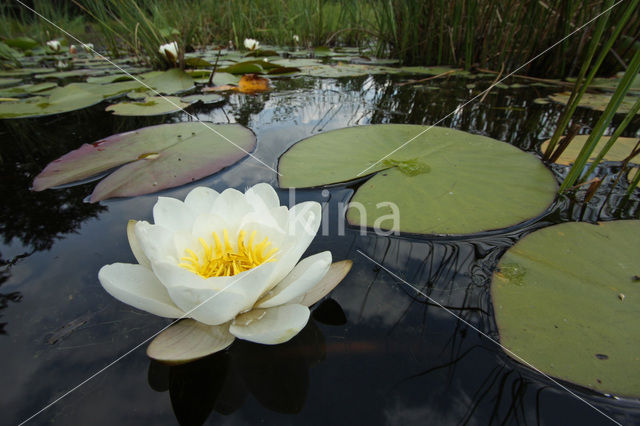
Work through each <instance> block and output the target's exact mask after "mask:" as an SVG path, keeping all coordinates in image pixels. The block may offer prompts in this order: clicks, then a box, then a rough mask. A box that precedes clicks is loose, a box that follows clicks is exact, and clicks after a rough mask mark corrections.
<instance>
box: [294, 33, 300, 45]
mask: <svg viewBox="0 0 640 426" xmlns="http://www.w3.org/2000/svg"><path fill="white" fill-rule="evenodd" d="M293 42H294V43H295V44H298V43H299V42H300V37H298V34H294V35H293Z"/></svg>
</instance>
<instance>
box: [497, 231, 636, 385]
mask: <svg viewBox="0 0 640 426" xmlns="http://www.w3.org/2000/svg"><path fill="white" fill-rule="evenodd" d="M637 235H640V221H638V220H625V221H615V222H605V223H600V224H598V225H592V224H588V223H575V222H571V223H563V224H561V225H555V226H550V227H548V228H544V229H541V230H538V231H536V232H533V233H531V234H529V235H527V236H526V237H524V238H523V239H522V240H520V241H519V242H518V243H517V244H516V245H515V246H513V247H512V248H511V249H509V250H508V251H507V252H506V253H505V255H504V256H503V257H502V259H501V260H500V263H499V264H498V268H497V270H496V272H495V273H494V276H493V282H492V285H491V295H492V298H493V306H494V310H495V316H496V323H497V325H498V330H499V333H500V342H501V343H502V344H503V345H504V346H505V347H506V348H507V349H508V350H509V351H512V352H513V353H515V354H516V355H517V356H518V357H522V359H524V360H526V362H528V363H530V364H532V365H534V366H535V367H536V368H538V369H539V370H541V371H542V372H544V373H546V374H549V375H551V376H554V377H557V378H559V379H562V380H566V381H569V382H573V383H576V384H578V385H580V386H584V387H587V388H590V389H593V390H596V391H598V392H602V393H608V394H614V395H624V396H628V397H634V398H637V397H640V368H638V367H639V364H640V356H639V354H638V341H640V328H639V327H640V283H638V282H636V281H634V278H633V277H635V276H637V275H640V258H639V257H638V253H640V238H634V237H633V236H637ZM513 353H509V355H511V356H513Z"/></svg>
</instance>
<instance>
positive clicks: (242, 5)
mask: <svg viewBox="0 0 640 426" xmlns="http://www.w3.org/2000/svg"><path fill="white" fill-rule="evenodd" d="M27 4H28V5H29V6H30V7H33V8H34V9H35V10H36V11H37V12H38V13H40V14H42V15H43V16H45V17H47V18H48V19H50V20H51V21H52V22H54V23H56V25H59V26H60V27H61V28H64V29H65V30H66V31H69V33H71V34H73V35H75V36H77V37H78V38H80V39H81V40H83V41H85V42H91V43H93V44H94V45H95V46H96V47H99V48H103V49H104V50H106V51H107V52H108V53H109V54H110V55H112V56H115V57H118V56H123V55H136V56H138V57H139V58H140V59H142V60H144V61H146V62H148V63H149V64H151V65H154V66H155V67H160V66H161V64H162V59H161V58H158V57H157V48H158V47H157V46H159V45H161V44H164V43H169V42H172V41H177V42H178V44H179V45H181V46H184V47H185V51H186V52H189V51H193V50H196V49H199V48H203V47H205V46H208V47H210V46H227V47H228V46H234V47H235V48H237V49H241V48H242V41H243V40H244V39H245V38H255V39H258V40H260V41H261V43H263V44H267V45H280V46H296V47H299V48H317V47H325V46H326V47H338V46H351V47H358V48H360V49H362V52H363V54H365V53H366V55H372V56H376V57H379V58H392V59H398V60H400V62H401V63H402V64H403V65H425V66H429V65H449V66H453V67H460V68H464V69H466V70H472V69H492V70H496V71H497V70H502V72H504V73H508V72H510V71H513V70H515V69H517V68H518V67H520V66H521V65H522V64H524V63H526V62H527V61H529V60H530V59H532V58H534V57H535V56H536V55H538V54H539V53H541V52H543V51H544V50H545V49H548V48H550V47H551V46H553V45H554V44H555V43H556V42H558V41H559V40H561V39H562V38H563V37H565V36H566V35H568V34H570V33H571V32H572V31H575V30H577V29H578V28H579V27H580V26H582V25H584V24H585V23H587V22H588V21H589V20H591V19H593V18H594V17H595V16H597V15H598V14H599V13H602V12H603V11H604V10H606V7H607V5H609V4H613V2H609V1H604V2H593V1H590V0H577V1H572V2H567V1H564V0H546V1H542V0H539V1H526V2H523V1H515V0H499V1H487V0H457V1H454V2H445V1H443V0H428V1H421V0H362V1H356V0H299V1H287V0H255V1H250V0H234V1H231V0H228V1H220V0H193V1H190V0H171V1H169V0H134V1H132V0H105V1H101V2H94V1H88V0H66V1H44V0H33V1H31V2H27ZM626 6H627V5H626V2H622V3H620V4H619V5H617V6H615V7H613V8H612V9H611V11H610V12H609V13H607V14H606V15H608V16H606V17H607V18H608V21H607V24H606V25H604V26H603V27H604V28H602V34H598V31H597V25H596V24H597V22H598V20H596V21H595V22H593V23H592V24H590V25H588V26H587V27H586V28H585V29H584V30H581V31H579V32H577V33H576V34H575V35H573V36H571V37H568V38H566V40H564V41H562V42H561V43H559V45H557V46H556V47H554V48H553V49H551V50H550V51H549V52H547V53H545V54H544V55H543V56H541V57H540V58H538V59H536V60H535V61H532V62H531V63H530V64H528V65H526V66H525V67H524V68H522V69H521V70H519V71H518V73H519V74H526V75H530V76H535V77H545V78H567V77H572V76H576V75H578V74H579V72H580V69H581V66H582V65H583V63H584V62H585V61H588V60H589V54H590V49H589V46H590V45H591V41H592V39H593V38H594V36H595V37H597V38H598V39H600V40H602V43H601V45H602V44H604V42H605V41H606V40H608V39H609V38H610V36H611V35H612V34H615V33H619V36H618V37H617V38H616V40H615V42H614V43H613V44H612V45H611V47H610V49H609V53H608V54H607V55H606V57H605V58H604V59H603V63H602V66H601V67H600V72H599V75H604V76H611V75H614V74H615V73H616V72H620V71H625V70H626V68H627V67H628V64H629V62H630V61H631V59H632V57H633V54H634V51H635V50H636V49H637V48H638V47H639V46H640V42H638V40H639V39H640V10H638V8H636V10H634V11H633V12H632V13H631V14H630V16H628V17H627V19H626V22H624V23H623V24H622V25H619V24H620V22H622V21H621V20H622V18H623V16H624V15H625V11H626V9H627V7H626ZM604 18H605V16H603V17H601V18H600V19H604ZM600 19H599V20H600ZM0 22H1V23H2V25H0V28H1V29H0V39H4V40H6V39H12V38H15V37H21V36H22V37H24V36H26V37H29V38H32V39H34V40H36V41H38V42H39V43H41V44H43V43H45V42H46V41H47V40H51V39H54V38H60V39H63V40H64V39H66V38H67V37H66V35H64V34H63V33H61V32H60V31H59V30H57V29H56V28H54V27H53V26H51V25H50V24H49V23H47V22H45V21H44V20H43V19H42V18H40V17H38V16H36V15H35V14H34V13H33V12H31V11H30V10H28V9H27V8H25V7H23V6H21V5H20V4H19V3H14V2H11V3H5V4H3V5H2V6H0ZM294 36H295V37H294ZM68 42H69V43H70V44H71V43H72V42H71V41H69V40H68Z"/></svg>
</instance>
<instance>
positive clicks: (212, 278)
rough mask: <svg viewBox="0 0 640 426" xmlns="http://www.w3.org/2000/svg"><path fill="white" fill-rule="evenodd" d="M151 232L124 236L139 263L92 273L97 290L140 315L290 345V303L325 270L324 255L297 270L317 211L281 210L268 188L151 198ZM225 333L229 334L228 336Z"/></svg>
mask: <svg viewBox="0 0 640 426" xmlns="http://www.w3.org/2000/svg"><path fill="white" fill-rule="evenodd" d="M153 216H154V220H155V224H154V225H152V224H149V223H148V222H146V221H141V222H137V223H135V225H134V226H131V229H130V232H129V239H130V240H129V241H130V244H131V249H132V251H133V254H134V255H135V257H136V259H137V260H138V262H139V264H136V265H132V264H124V263H115V264H112V265H106V266H104V267H102V269H100V272H99V274H98V277H99V279H100V283H101V284H102V286H103V287H104V288H105V289H106V290H107V291H108V292H109V293H110V294H111V295H112V296H114V297H116V298H117V299H119V300H121V301H123V302H125V303H128V304H130V305H132V306H134V307H136V308H139V309H142V310H145V311H147V312H150V313H153V314H156V315H160V316H164V317H168V318H178V317H183V316H189V317H192V318H193V319H195V320H196V321H199V322H202V323H204V324H208V325H212V326H217V327H215V328H216V332H217V333H220V334H221V335H223V336H229V338H230V339H229V342H228V343H229V344H230V343H231V341H233V336H235V337H238V338H240V339H244V340H249V341H252V342H257V343H264V344H276V343H282V342H286V341H287V340H289V339H291V338H292V337H293V336H295V335H296V334H297V333H298V332H299V331H300V330H301V329H302V328H303V327H304V326H305V325H306V323H307V321H308V319H309V308H307V307H306V306H304V305H302V304H299V302H301V301H302V298H303V296H304V295H305V294H307V293H308V292H309V291H310V290H311V289H312V288H313V287H314V286H315V285H316V284H317V283H318V282H319V281H320V280H321V278H322V277H323V276H324V275H325V274H326V272H327V270H328V268H329V266H330V265H331V253H330V252H328V251H325V252H322V253H317V254H314V255H312V256H309V257H307V258H305V259H303V260H302V261H300V262H299V263H298V261H299V260H300V257H301V256H302V254H303V253H304V251H305V250H306V249H307V247H308V246H309V244H310V243H311V241H312V240H313V238H314V236H315V234H316V232H317V231H318V227H319V226H320V219H321V215H320V204H319V203H317V202H313V201H309V202H305V203H301V204H298V205H295V206H293V207H292V208H291V209H287V208H286V207H285V206H280V202H279V199H278V195H277V194H276V192H275V190H274V189H273V188H272V187H271V186H270V185H268V184H264V183H263V184H258V185H255V186H254V187H252V188H250V189H248V190H247V191H246V193H245V194H242V193H241V192H239V191H237V190H235V189H227V190H225V191H224V192H222V193H220V194H219V193H217V192H216V191H214V190H212V189H209V188H204V187H199V188H196V189H194V190H192V191H191V192H190V193H189V194H188V195H187V197H186V199H185V201H184V202H182V201H179V200H176V199H173V198H166V197H159V198H158V202H157V203H156V205H155V206H154V208H153ZM229 333H231V335H229Z"/></svg>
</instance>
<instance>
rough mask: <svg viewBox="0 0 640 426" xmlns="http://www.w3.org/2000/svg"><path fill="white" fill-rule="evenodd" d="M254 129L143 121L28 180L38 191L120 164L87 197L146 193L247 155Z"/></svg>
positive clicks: (192, 178) (253, 143)
mask: <svg viewBox="0 0 640 426" xmlns="http://www.w3.org/2000/svg"><path fill="white" fill-rule="evenodd" d="M255 146H256V136H255V134H254V133H253V132H252V131H251V130H249V129H247V128H245V127H242V126H240V125H237V124H211V123H207V122H186V123H172V124H161V125H158V126H150V127H144V128H141V129H138V130H134V131H131V132H126V133H120V134H117V135H113V136H109V137H108V138H106V139H102V140H100V141H97V142H95V143H92V144H84V145H82V146H81V147H80V148H78V149H76V150H74V151H71V152H69V153H67V154H65V155H64V156H62V157H60V158H58V159H57V160H55V161H53V162H51V163H49V165H47V167H45V169H44V170H43V171H42V172H41V173H40V174H39V175H38V176H36V178H35V179H34V181H33V188H32V189H33V190H35V191H42V190H44V189H47V188H52V187H54V186H58V185H64V184H67V183H71V182H76V181H79V180H82V179H86V178H89V177H92V176H95V175H96V174H98V173H101V172H105V171H107V170H110V169H112V168H114V167H118V166H122V167H120V168H119V169H117V170H116V171H115V172H113V173H112V174H111V175H109V176H107V177H106V178H105V179H103V180H102V181H101V182H100V183H99V184H98V185H97V186H96V188H95V189H94V191H93V193H92V194H91V202H96V201H100V200H105V199H107V198H112V197H129V196H134V195H142V194H149V193H153V192H156V191H160V190H162V189H166V188H172V187H175V186H179V185H182V184H185V183H189V182H193V181H195V180H197V179H201V178H203V177H205V176H209V175H211V174H213V173H215V172H217V171H219V170H221V169H222V168H224V167H227V166H230V165H232V164H234V163H236V162H237V161H239V160H240V159H241V158H243V157H244V156H246V155H248V153H249V152H250V151H252V150H253V149H254V148H255Z"/></svg>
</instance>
